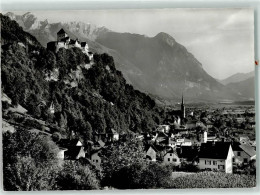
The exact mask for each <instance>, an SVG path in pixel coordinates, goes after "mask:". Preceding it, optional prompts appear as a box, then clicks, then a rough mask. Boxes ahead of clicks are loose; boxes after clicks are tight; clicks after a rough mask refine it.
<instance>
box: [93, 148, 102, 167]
mask: <svg viewBox="0 0 260 195" xmlns="http://www.w3.org/2000/svg"><path fill="white" fill-rule="evenodd" d="M100 151H101V150H97V151H93V152H92V154H91V157H90V160H91V162H92V164H94V165H96V166H100V164H101V162H102V161H101V157H100V155H99V154H100Z"/></svg>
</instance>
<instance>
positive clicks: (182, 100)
mask: <svg viewBox="0 0 260 195" xmlns="http://www.w3.org/2000/svg"><path fill="white" fill-rule="evenodd" d="M185 117H186V113H185V105H184V98H183V93H182V97H181V119H182V123H183V119H184V118H185Z"/></svg>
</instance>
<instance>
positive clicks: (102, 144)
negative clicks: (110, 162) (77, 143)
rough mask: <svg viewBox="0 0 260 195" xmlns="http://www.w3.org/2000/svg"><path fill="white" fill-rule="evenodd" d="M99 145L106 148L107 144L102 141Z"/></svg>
mask: <svg viewBox="0 0 260 195" xmlns="http://www.w3.org/2000/svg"><path fill="white" fill-rule="evenodd" d="M97 143H98V144H99V145H100V146H101V147H104V146H105V143H104V142H103V141H102V140H99V141H98V142H97Z"/></svg>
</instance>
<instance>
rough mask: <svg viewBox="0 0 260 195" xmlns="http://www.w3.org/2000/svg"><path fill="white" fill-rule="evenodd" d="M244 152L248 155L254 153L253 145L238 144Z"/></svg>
mask: <svg viewBox="0 0 260 195" xmlns="http://www.w3.org/2000/svg"><path fill="white" fill-rule="evenodd" d="M239 147H240V148H241V149H242V150H243V151H244V152H245V153H247V154H248V155H249V156H250V157H252V156H254V155H256V151H255V150H254V148H253V147H251V146H249V145H247V144H241V145H240V146H239Z"/></svg>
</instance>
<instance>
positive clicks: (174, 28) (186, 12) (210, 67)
mask: <svg viewBox="0 0 260 195" xmlns="http://www.w3.org/2000/svg"><path fill="white" fill-rule="evenodd" d="M28 11H30V10H28ZM31 12H32V13H33V14H34V15H36V17H37V18H38V19H39V20H45V19H48V21H49V22H68V21H82V22H86V23H91V24H95V25H97V26H105V27H107V28H108V29H110V30H112V31H116V32H130V33H137V34H144V35H146V36H149V37H153V36H155V35H156V34H158V33H159V32H165V33H168V34H170V35H171V36H172V37H173V38H174V39H175V40H176V41H177V42H179V43H180V44H182V45H184V46H185V47H186V48H187V50H188V51H189V52H191V53H192V54H193V55H194V56H195V57H196V58H197V59H198V60H199V61H200V62H201V63H202V66H203V68H204V69H205V70H206V71H207V72H208V73H209V74H210V75H211V76H213V77H214V78H217V79H225V78H227V77H229V76H231V75H233V74H235V73H239V72H240V73H247V72H251V71H253V70H254V12H253V9H245V8H244V9H239V8H237V9H234V8H232V9H230V8H229V9H228V8H225V9H216V8H214V9H188V8H186V9H184V8H179V9H123V10H122V9H115V10H111V9H109V10H82V11H79V10H77V11H31ZM15 13H17V14H22V13H25V11H22V12H15Z"/></svg>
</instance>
